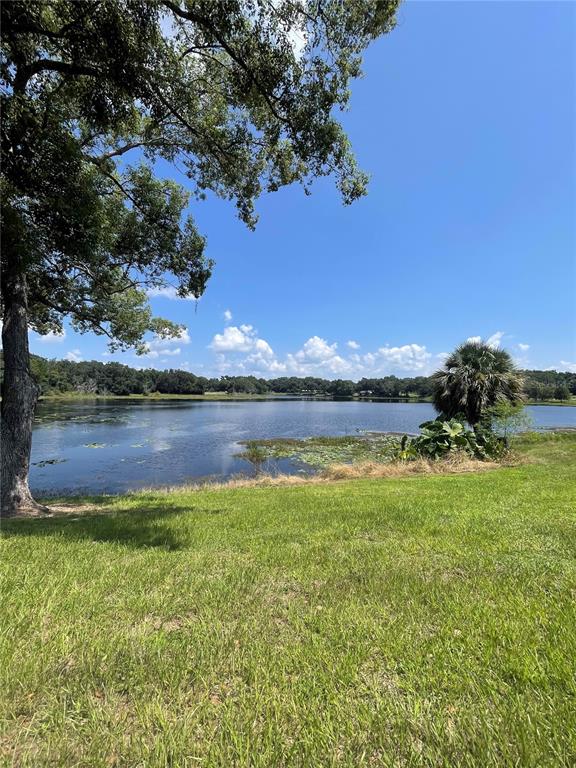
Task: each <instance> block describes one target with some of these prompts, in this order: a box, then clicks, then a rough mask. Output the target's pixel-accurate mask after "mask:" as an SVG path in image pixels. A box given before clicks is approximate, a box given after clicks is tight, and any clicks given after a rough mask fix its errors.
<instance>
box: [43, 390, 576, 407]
mask: <svg viewBox="0 0 576 768" xmlns="http://www.w3.org/2000/svg"><path fill="white" fill-rule="evenodd" d="M94 400H96V401H99V400H102V401H114V400H122V401H127V402H130V401H132V402H140V401H148V400H151V401H161V400H197V401H202V400H205V401H208V402H218V401H220V402H229V401H242V400H245V401H250V400H254V401H265V400H279V401H281V400H313V401H323V400H325V401H327V402H343V403H345V402H362V403H402V404H407V405H408V404H416V403H428V404H430V403H431V402H432V401H431V399H430V398H416V397H337V396H336V397H334V396H329V395H297V394H291V393H288V392H268V393H266V394H250V393H244V392H238V393H235V394H227V393H225V392H205V393H204V394H202V395H193V394H190V395H180V394H149V395H92V394H84V393H78V394H76V393H72V392H70V393H61V394H50V395H41V396H40V397H39V398H38V402H39V403H51V402H84V401H94ZM525 405H530V406H535V405H543V406H558V407H561V408H576V398H573V399H572V401H566V400H542V401H537V400H528V401H526V403H525Z"/></svg>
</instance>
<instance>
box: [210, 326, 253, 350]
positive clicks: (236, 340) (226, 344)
mask: <svg viewBox="0 0 576 768" xmlns="http://www.w3.org/2000/svg"><path fill="white" fill-rule="evenodd" d="M242 328H245V329H248V330H242ZM242 328H238V327H237V326H236V325H229V326H228V327H227V328H224V332H223V333H217V334H216V335H215V336H214V338H213V339H212V343H211V344H210V347H211V348H212V349H213V350H215V351H216V352H250V350H251V349H252V347H253V346H254V340H253V339H252V338H251V337H250V328H249V326H242Z"/></svg>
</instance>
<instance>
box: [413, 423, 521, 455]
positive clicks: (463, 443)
mask: <svg viewBox="0 0 576 768" xmlns="http://www.w3.org/2000/svg"><path fill="white" fill-rule="evenodd" d="M420 429H421V430H422V432H421V434H420V435H418V437H415V438H413V439H412V440H411V441H410V443H408V444H407V443H405V442H404V441H403V446H402V449H401V451H400V453H399V456H398V458H401V459H402V458H404V459H410V458H412V457H414V456H423V457H425V458H428V459H441V458H444V457H446V456H448V455H449V454H453V453H456V452H462V453H465V454H467V455H468V456H473V457H474V458H477V459H489V458H497V457H499V456H502V455H503V454H504V453H505V452H506V445H505V442H504V440H503V439H502V438H500V437H499V436H498V435H496V434H495V433H494V432H493V431H492V430H491V429H490V428H489V427H477V428H476V431H472V430H471V429H466V427H465V426H464V424H463V423H462V422H461V421H459V420H457V419H450V420H444V419H442V418H438V419H435V420H434V421H425V422H424V423H423V424H421V425H420Z"/></svg>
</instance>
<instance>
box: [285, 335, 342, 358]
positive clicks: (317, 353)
mask: <svg viewBox="0 0 576 768" xmlns="http://www.w3.org/2000/svg"><path fill="white" fill-rule="evenodd" d="M337 347H338V345H337V344H328V342H327V341H326V340H325V339H321V338H320V336H311V337H310V338H309V339H308V341H307V342H306V343H305V344H304V346H303V347H302V349H301V350H299V351H298V352H296V355H295V358H296V360H310V361H312V362H324V361H326V360H330V359H331V358H333V357H334V356H335V354H336V349H337Z"/></svg>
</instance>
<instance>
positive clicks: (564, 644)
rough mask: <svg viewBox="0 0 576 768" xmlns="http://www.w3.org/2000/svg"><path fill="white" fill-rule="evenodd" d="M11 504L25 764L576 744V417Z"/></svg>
mask: <svg viewBox="0 0 576 768" xmlns="http://www.w3.org/2000/svg"><path fill="white" fill-rule="evenodd" d="M521 448H522V451H523V452H524V453H526V454H527V455H528V457H529V460H530V463H527V464H523V465H519V466H516V467H505V468H502V469H497V470H494V471H487V472H483V473H478V474H465V475H449V476H438V475H430V476H425V477H409V478H401V479H385V480H355V481H351V482H345V483H333V484H319V485H314V484H310V485H301V486H294V487H274V488H266V487H255V488H236V489H234V488H231V489H217V490H209V489H208V490H203V491H197V492H188V493H180V494H179V493H172V494H170V495H167V494H162V493H142V494H134V495H130V496H124V497H118V498H109V499H101V500H99V501H96V502H95V503H96V504H97V506H98V509H99V510H101V513H100V514H85V515H74V516H67V517H60V518H54V519H49V520H42V521H36V520H32V521H26V520H17V521H13V522H10V523H5V524H4V525H3V529H4V530H3V533H4V539H3V543H2V558H1V561H2V569H3V574H4V575H3V585H2V601H1V608H0V610H1V618H0V623H1V633H2V635H1V638H2V647H1V653H0V675H1V680H0V713H1V715H0V717H1V720H2V723H3V724H2V736H1V739H2V740H1V750H2V755H3V758H2V759H3V761H4V763H3V764H5V765H17V766H48V765H50V766H91V767H92V766H122V767H124V766H143V767H144V766H145V767H146V768H148V766H151V767H156V766H163V767H164V766H170V767H172V768H176V767H177V768H184V767H185V768H188V767H191V766H197V765H199V766H262V767H264V766H302V767H303V768H304V767H305V768H308V767H309V766H350V768H352V767H354V768H356V767H357V766H446V768H452V767H454V766H480V767H482V768H487V767H488V766H499V767H500V766H535V767H536V766H538V768H540V767H541V766H573V765H574V764H575V763H576V686H575V678H574V674H575V662H576V557H575V556H576V526H575V517H576V436H575V435H568V434H567V435H555V436H552V435H549V436H546V437H539V438H532V439H530V438H525V439H524V441H523V443H522V446H521Z"/></svg>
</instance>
